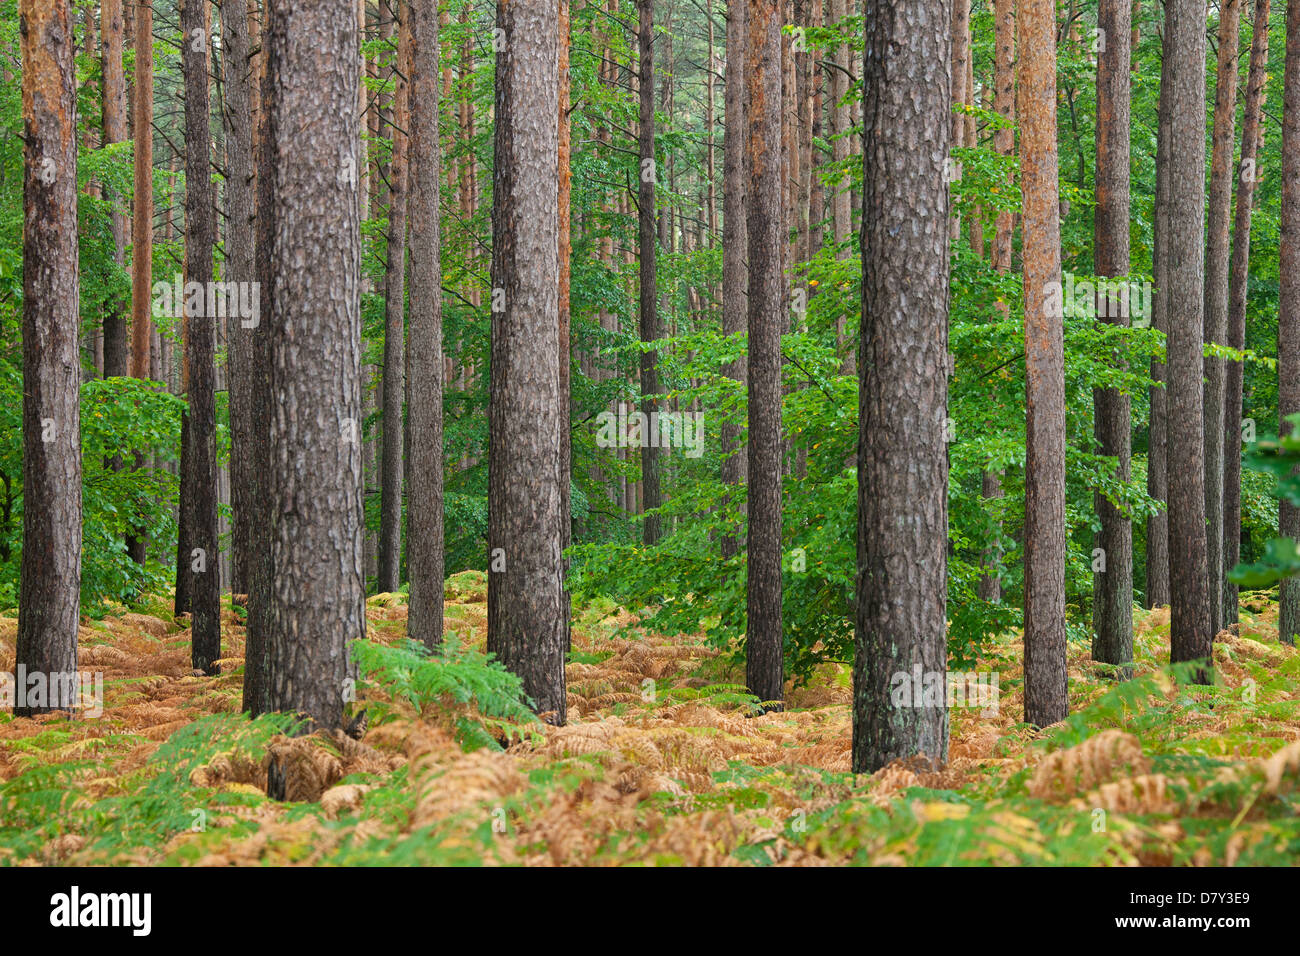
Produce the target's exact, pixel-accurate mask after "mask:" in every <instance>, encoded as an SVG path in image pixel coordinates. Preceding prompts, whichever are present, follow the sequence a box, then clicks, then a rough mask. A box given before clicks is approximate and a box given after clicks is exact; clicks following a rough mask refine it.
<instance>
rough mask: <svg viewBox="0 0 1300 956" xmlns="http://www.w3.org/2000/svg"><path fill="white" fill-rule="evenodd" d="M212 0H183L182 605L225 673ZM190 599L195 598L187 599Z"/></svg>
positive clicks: (198, 665)
mask: <svg viewBox="0 0 1300 956" xmlns="http://www.w3.org/2000/svg"><path fill="white" fill-rule="evenodd" d="M206 10H207V0H183V2H182V3H181V9H180V14H181V34H182V36H181V70H182V72H183V74H184V79H185V288H186V295H185V303H184V308H185V312H184V315H185V327H186V329H187V334H186V336H185V350H186V351H185V357H186V364H187V366H188V370H189V374H188V376H187V378H188V388H187V389H186V399H187V401H188V402H189V409H188V411H187V412H186V413H185V414H184V415H183V416H182V418H181V441H182V453H181V484H180V487H181V499H180V500H181V522H180V535H179V538H178V543H179V548H178V553H177V556H176V558H177V565H176V605H177V607H176V610H177V613H180V612H181V611H182V610H189V611H190V612H191V615H190V628H191V635H192V638H191V651H190V658H191V661H190V662H191V666H193V668H194V669H195V670H200V671H203V672H204V673H205V674H215V673H216V672H217V666H216V661H217V659H218V658H220V657H221V572H220V567H219V565H218V559H219V557H220V543H219V538H218V536H217V438H216V430H217V405H216V369H215V366H214V364H213V363H214V354H215V348H216V325H217V321H218V318H217V316H216V315H215V314H214V312H213V311H212V310H211V308H210V306H211V305H212V304H213V303H212V302H211V301H210V300H211V299H212V296H210V295H209V292H208V290H210V289H211V288H212V252H213V247H214V245H215V243H216V227H217V223H216V206H215V205H214V204H213V196H212V173H211V171H210V168H211V157H210V155H209V152H210V149H211V132H210V127H211V111H210V109H209V98H208V46H209V36H208V26H207V16H206ZM182 601H187V604H183V603H182Z"/></svg>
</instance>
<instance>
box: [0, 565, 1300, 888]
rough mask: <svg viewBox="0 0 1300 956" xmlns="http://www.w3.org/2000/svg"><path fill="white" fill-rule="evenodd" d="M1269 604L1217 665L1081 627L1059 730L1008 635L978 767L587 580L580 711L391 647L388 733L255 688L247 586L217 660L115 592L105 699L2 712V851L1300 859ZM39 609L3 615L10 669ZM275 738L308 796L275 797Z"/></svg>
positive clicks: (877, 859)
mask: <svg viewBox="0 0 1300 956" xmlns="http://www.w3.org/2000/svg"><path fill="white" fill-rule="evenodd" d="M486 591H487V586H486V582H485V578H484V576H483V575H482V574H481V573H478V572H466V573H464V574H460V575H457V576H456V577H454V578H452V579H451V580H450V581H449V582H448V584H447V605H446V615H447V617H446V619H447V628H448V631H449V632H453V633H455V634H457V635H458V636H459V638H460V640H461V642H462V644H463V645H465V646H466V647H475V646H477V647H478V648H481V647H482V645H483V642H484V640H485V630H486V622H487V605H486V600H487V597H486ZM1243 604H1244V606H1243V612H1242V623H1241V625H1240V632H1241V633H1240V634H1234V633H1229V632H1224V633H1223V634H1221V635H1220V637H1219V640H1218V642H1217V643H1216V644H1215V673H1216V680H1217V684H1216V685H1215V686H1213V687H1196V686H1191V685H1187V684H1179V683H1177V682H1176V681H1175V680H1174V679H1173V676H1176V674H1175V675H1173V676H1171V672H1170V670H1169V669H1168V668H1167V667H1161V666H1160V662H1162V661H1167V660H1168V653H1169V646H1168V645H1169V640H1168V632H1169V619H1168V611H1167V609H1160V610H1157V611H1154V612H1143V611H1137V612H1135V613H1136V624H1137V636H1136V646H1137V652H1136V657H1137V676H1136V679H1135V680H1133V681H1129V682H1126V683H1123V684H1116V683H1114V682H1112V681H1110V680H1108V679H1107V677H1106V675H1105V674H1104V673H1103V671H1104V668H1102V667H1101V666H1099V665H1096V664H1094V663H1093V662H1092V661H1091V659H1090V657H1089V654H1088V649H1087V647H1086V645H1084V644H1075V643H1071V645H1070V652H1069V653H1070V660H1069V673H1070V698H1071V701H1070V703H1071V714H1072V716H1071V718H1070V719H1069V720H1068V721H1067V722H1066V723H1064V724H1061V725H1058V726H1057V727H1056V728H1053V729H1052V730H1051V731H1049V732H1048V733H1043V734H1039V733H1035V732H1033V731H1032V730H1031V729H1030V728H1028V727H1026V726H1024V725H1023V724H1020V723H1018V721H1019V720H1020V718H1021V715H1022V713H1023V709H1022V670H1021V663H1022V647H1021V644H1020V641H1019V638H1018V636H1015V635H1012V636H1008V637H1007V638H1006V639H1004V640H1003V641H1001V642H999V643H997V644H996V645H995V646H994V647H993V648H992V650H991V651H990V653H989V654H988V655H987V656H986V657H985V658H983V659H982V660H980V661H979V663H978V666H977V668H975V669H976V670H979V671H984V672H996V673H997V674H998V675H999V692H1000V693H999V699H998V706H997V707H996V709H995V710H996V712H991V711H989V710H987V709H985V710H981V709H977V708H974V707H968V708H957V709H954V710H953V711H952V738H951V749H950V762H949V764H948V766H947V767H946V768H945V769H944V770H943V771H941V772H928V771H927V770H925V769H923V768H912V769H909V768H908V767H906V766H903V765H901V764H895V765H892V766H890V767H887V768H885V769H884V770H882V771H880V772H878V773H875V774H872V775H870V776H868V775H858V776H855V775H853V774H852V773H850V772H849V759H850V741H851V737H852V728H851V719H850V703H851V690H850V684H851V679H850V674H849V671H848V668H846V667H844V666H841V665H826V666H824V667H823V669H822V670H821V671H820V672H819V673H818V674H817V675H816V676H815V678H814V679H813V680H812V681H810V682H808V684H807V685H806V686H803V687H799V688H795V689H793V690H791V692H790V693H789V696H788V698H787V709H786V710H785V711H784V712H780V713H767V714H764V715H762V716H757V717H752V716H749V715H748V713H749V709H748V705H747V703H746V701H745V699H744V698H743V696H742V695H741V694H740V693H739V690H740V688H739V687H738V685H739V684H740V682H741V680H742V674H743V671H742V670H740V669H738V668H737V667H736V666H735V665H734V663H729V662H728V661H727V659H726V658H724V657H721V656H719V654H718V652H717V651H716V650H714V649H711V648H708V647H706V646H704V645H703V644H702V643H701V642H700V641H699V640H698V639H697V638H692V637H686V636H677V637H667V636H663V635H658V634H653V633H645V632H644V631H643V630H642V629H641V628H640V627H639V626H638V623H637V619H636V617H635V616H634V615H633V614H631V613H629V612H627V611H626V610H624V609H621V608H616V607H614V606H612V605H608V604H606V605H603V606H588V607H582V608H575V615H574V627H573V653H572V655H571V663H570V664H569V665H568V673H567V676H568V687H569V693H570V698H569V722H568V724H567V726H564V727H551V726H546V725H543V724H540V723H512V722H510V721H507V720H499V719H495V718H492V717H491V716H490V714H485V713H484V712H485V711H487V712H490V711H491V707H490V706H485V707H483V708H480V706H479V704H480V701H479V700H478V699H477V696H478V692H476V690H475V688H476V687H478V686H479V684H483V686H482V687H479V691H481V693H482V694H483V695H487V694H490V693H491V690H490V688H489V687H487V685H486V684H484V683H483V682H482V681H480V677H481V673H480V672H479V671H474V670H471V671H467V672H466V673H467V675H468V676H466V677H465V679H464V680H463V681H460V682H459V683H457V682H456V681H452V682H451V683H452V685H454V686H450V685H449V686H450V689H447V688H446V687H444V692H443V693H440V694H438V695H436V696H433V697H432V698H428V697H426V698H424V699H422V698H421V697H420V695H419V694H418V693H412V692H410V689H411V686H412V685H413V683H419V682H418V681H415V680H414V679H413V677H412V673H413V671H412V670H411V669H409V668H408V669H403V668H402V667H401V666H398V665H391V664H390V665H388V670H386V671H384V672H382V673H379V674H376V675H372V677H373V679H369V680H362V681H361V683H360V684H359V689H358V696H359V697H360V698H361V703H360V704H359V706H365V707H367V708H368V716H369V729H368V732H367V733H366V734H365V736H364V738H363V739H362V740H361V741H360V742H358V741H355V740H352V739H350V738H347V737H345V736H343V735H342V734H339V733H335V734H333V735H330V736H324V735H316V736H312V737H304V738H291V737H286V736H284V735H283V733H282V731H283V730H284V729H285V723H284V719H283V718H280V717H278V716H269V717H263V718H260V719H259V720H257V721H254V722H249V721H247V720H245V719H244V718H243V717H242V716H241V715H240V714H239V712H238V711H239V704H240V694H241V683H242V656H241V655H242V653H243V646H244V630H243V624H242V618H241V617H240V615H239V611H238V609H236V608H234V607H228V609H227V610H226V611H225V612H224V613H223V618H224V620H223V645H222V646H223V648H224V649H225V652H226V654H227V657H226V659H225V660H223V661H222V662H221V664H222V669H223V673H222V674H221V675H220V676H218V677H202V676H195V675H194V674H192V673H191V671H190V667H189V633H188V631H186V630H185V629H184V628H183V627H181V626H180V625H178V624H177V623H175V622H174V621H173V620H172V619H171V618H170V617H169V616H167V614H166V608H165V605H164V604H163V603H162V602H159V603H157V605H156V607H154V608H153V610H155V611H157V616H155V615H151V614H142V613H133V612H127V611H125V610H124V609H121V608H116V609H111V610H110V611H109V613H107V614H106V615H105V616H104V617H103V619H102V620H95V621H91V620H87V621H86V623H84V624H83V626H82V628H81V634H80V646H81V652H80V661H81V663H80V666H81V667H82V669H83V670H94V671H101V672H102V673H103V675H104V695H105V702H104V712H103V715H102V716H101V717H99V718H97V719H77V720H69V719H68V718H67V717H65V716H56V715H50V716H46V717H41V718H37V719H15V718H14V717H13V716H12V714H11V713H9V712H0V865H2V864H10V865H12V864H28V865H31V864H65V865H68V864H70V865H80V864H103V863H109V864H184V865H194V864H197V865H232V864H233V865H258V864H277V865H282V864H320V863H335V864H360V863H371V864H374V863H379V864H382V863H393V864H408V863H411V864H414V863H427V864H462V863H463V864H473V863H479V862H482V863H503V864H739V865H745V864H758V865H769V864H781V865H824V864H836V863H861V864H888V865H936V864H1001V865H1007V864H1055V865H1061V864H1079V865H1098V864H1102V865H1171V864H1172V865H1232V864H1287V865H1291V864H1293V863H1294V861H1295V859H1296V858H1297V857H1300V655H1298V654H1297V652H1296V651H1295V650H1294V649H1293V648H1287V647H1284V646H1282V645H1280V644H1279V643H1278V641H1277V633H1276V606H1275V605H1274V604H1273V603H1272V599H1271V597H1270V596H1268V595H1263V594H1261V595H1252V596H1249V597H1247V598H1246V599H1245V600H1244V601H1243ZM367 614H368V619H369V631H370V633H369V639H370V640H371V641H373V642H375V643H376V644H380V645H387V646H392V647H400V646H401V645H402V644H403V642H404V641H405V629H406V625H405V621H406V606H405V596H404V595H400V594H392V595H379V596H377V597H374V598H371V599H370V600H369V602H368V612H367ZM16 623H17V622H16V621H15V620H14V619H13V618H12V617H9V618H4V617H0V672H3V671H9V672H12V671H13V669H14V639H15V633H16ZM479 660H481V658H480V659H479ZM465 666H466V667H470V668H472V667H473V665H468V664H467V665H465ZM480 670H481V671H482V673H487V671H486V670H485V669H480ZM444 676H445V675H444ZM489 683H490V682H489ZM438 686H443V685H438ZM467 731H468V732H467ZM493 737H495V738H497V739H498V740H500V741H501V742H503V743H505V744H506V745H507V746H506V747H505V748H504V749H502V747H501V746H500V744H498V743H496V742H494V741H492V740H491V739H490V738H493ZM475 742H478V743H486V744H487V746H478V747H477V749H467V747H473V746H474V744H475ZM272 760H274V761H276V762H277V765H278V766H281V767H284V768H285V776H286V791H287V794H286V795H287V797H288V800H286V801H285V802H280V801H274V800H271V799H268V797H267V796H266V786H267V767H268V765H269V764H270V763H271V762H272Z"/></svg>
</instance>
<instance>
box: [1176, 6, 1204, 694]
mask: <svg viewBox="0 0 1300 956" xmlns="http://www.w3.org/2000/svg"><path fill="white" fill-rule="evenodd" d="M1165 43H1166V52H1165V61H1166V62H1167V63H1168V64H1169V77H1168V79H1169V123H1170V126H1169V147H1170V148H1169V170H1168V172H1169V183H1170V189H1169V236H1168V240H1169V241H1168V243H1167V246H1166V263H1167V273H1168V275H1167V278H1166V281H1167V282H1168V285H1169V292H1168V295H1167V297H1166V300H1167V303H1168V313H1167V319H1168V322H1169V332H1168V339H1167V345H1166V356H1167V360H1168V365H1169V405H1168V426H1167V427H1168V442H1169V445H1168V456H1169V457H1168V468H1169V593H1170V616H1169V617H1170V627H1169V645H1170V653H1171V658H1172V660H1173V661H1174V662H1179V661H1202V660H1203V661H1204V662H1205V667H1204V668H1202V669H1201V670H1200V671H1199V672H1198V678H1197V679H1198V681H1208V680H1209V679H1210V670H1209V668H1210V665H1211V663H1212V662H1211V660H1210V655H1211V642H1212V640H1213V637H1214V633H1213V632H1212V631H1211V630H1210V596H1209V593H1208V589H1209V569H1208V567H1207V565H1206V560H1207V558H1206V531H1205V434H1204V432H1203V428H1204V424H1205V423H1204V419H1203V415H1202V408H1203V402H1204V393H1203V390H1202V380H1201V376H1202V375H1203V374H1204V361H1203V349H1204V319H1205V299H1204V292H1205V273H1204V268H1205V246H1204V242H1205V0H1167V3H1166V6H1165ZM1175 183H1176V184H1177V188H1174V184H1175Z"/></svg>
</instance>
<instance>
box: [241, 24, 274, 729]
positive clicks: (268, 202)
mask: <svg viewBox="0 0 1300 956" xmlns="http://www.w3.org/2000/svg"><path fill="white" fill-rule="evenodd" d="M263 11H264V12H263V18H262V19H261V21H260V22H259V20H258V19H257V18H255V17H252V16H250V17H249V34H250V35H249V44H250V49H253V50H260V51H261V55H260V56H257V57H256V58H255V60H254V63H255V64H256V69H255V70H254V77H255V81H254V82H253V83H251V84H250V85H251V86H252V90H253V96H254V99H255V103H256V107H255V108H256V113H255V115H256V117H257V128H256V130H255V133H254V139H253V156H254V160H255V162H256V176H255V179H254V182H255V184H256V186H257V202H256V207H257V210H256V211H257V223H256V225H257V228H256V230H255V236H254V239H255V242H254V251H255V254H256V256H257V281H258V283H259V286H260V290H261V291H260V299H261V303H262V308H261V311H262V315H261V320H260V324H261V327H262V329H263V330H264V331H263V334H261V335H258V336H255V337H254V339H253V355H252V365H251V369H250V375H251V381H250V383H249V394H250V398H249V404H250V406H251V408H252V411H251V413H250V417H251V419H252V421H253V423H254V425H255V426H256V429H257V431H256V435H255V436H254V440H253V442H252V444H251V447H250V450H249V451H250V455H251V456H252V462H251V463H250V466H249V469H250V472H251V473H252V477H253V480H254V485H253V487H252V488H251V489H250V492H249V493H250V495H251V496H252V502H253V504H252V508H253V538H252V541H251V552H250V554H249V559H248V627H247V630H246V635H245V643H244V701H243V709H244V710H245V711H247V712H248V714H249V716H250V717H256V716H258V715H259V714H262V713H265V712H267V711H268V710H270V709H271V653H272V617H271V605H272V601H273V600H274V593H273V588H274V583H275V582H274V581H273V578H272V576H273V572H274V568H273V565H272V557H271V547H272V534H273V530H274V529H273V528H272V522H273V519H274V514H275V512H274V510H273V508H272V504H271V495H272V489H273V486H272V478H271V467H272V457H271V414H272V413H271V409H272V403H273V401H274V395H273V388H272V381H271V378H272V373H271V362H272V349H271V345H272V337H273V335H274V333H275V327H274V325H273V324H272V318H273V313H272V309H273V304H274V301H275V288H276V285H277V282H276V280H277V275H276V265H275V262H274V261H273V259H272V251H273V246H274V243H275V234H276V225H277V222H278V212H277V208H276V188H277V187H276V176H275V168H274V167H275V163H276V148H277V142H278V139H279V133H278V128H277V123H278V120H277V118H276V116H275V110H274V109H273V104H274V103H275V98H276V92H275V90H274V89H273V88H272V84H273V82H274V77H273V74H272V71H271V69H270V67H269V64H268V55H267V46H268V44H269V39H270V32H271V31H270V21H271V16H272V13H273V11H272V9H271V8H269V7H264V8H263Z"/></svg>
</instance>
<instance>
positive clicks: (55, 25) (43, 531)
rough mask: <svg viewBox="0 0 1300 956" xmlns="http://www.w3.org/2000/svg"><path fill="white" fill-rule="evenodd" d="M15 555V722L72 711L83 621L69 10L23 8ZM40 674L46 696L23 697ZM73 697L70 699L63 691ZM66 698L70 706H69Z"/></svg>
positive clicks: (63, 0)
mask: <svg viewBox="0 0 1300 956" xmlns="http://www.w3.org/2000/svg"><path fill="white" fill-rule="evenodd" d="M18 18H19V37H20V47H21V55H22V68H23V69H22V95H23V220H24V227H23V306H22V313H23V314H22V339H23V348H22V355H23V551H22V557H21V560H20V566H19V572H18V573H19V585H18V587H19V599H18V642H17V643H18V646H17V653H16V670H17V673H18V675H19V676H18V681H19V682H20V685H21V686H22V687H23V689H24V691H27V694H26V699H25V700H15V701H14V716H15V717H31V716H33V715H35V714H41V713H47V712H49V711H51V710H71V709H72V708H73V707H74V706H76V703H77V701H76V699H75V696H73V695H75V688H76V686H77V685H76V683H75V675H76V670H77V624H78V622H79V620H80V613H81V603H80V598H81V405H80V384H81V363H80V360H79V357H78V354H77V333H78V329H79V328H80V325H81V321H80V297H79V293H78V288H77V269H78V260H77V140H76V129H77V86H76V72H75V66H74V55H73V54H74V51H73V20H72V17H71V15H70V12H69V9H68V0H22V2H21V3H20V4H19V10H18ZM24 672H25V673H26V675H28V677H31V676H32V675H37V674H39V675H41V676H42V677H43V678H44V680H45V682H46V687H47V688H48V691H47V693H46V694H45V695H43V696H42V697H39V698H38V697H36V696H35V694H33V693H31V689H30V688H29V687H28V684H27V681H25V680H24V678H23V674H24ZM70 690H71V691H72V693H71V694H70V693H69V691H70ZM70 697H71V698H72V699H69V698H70Z"/></svg>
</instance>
